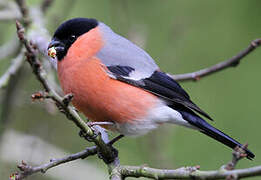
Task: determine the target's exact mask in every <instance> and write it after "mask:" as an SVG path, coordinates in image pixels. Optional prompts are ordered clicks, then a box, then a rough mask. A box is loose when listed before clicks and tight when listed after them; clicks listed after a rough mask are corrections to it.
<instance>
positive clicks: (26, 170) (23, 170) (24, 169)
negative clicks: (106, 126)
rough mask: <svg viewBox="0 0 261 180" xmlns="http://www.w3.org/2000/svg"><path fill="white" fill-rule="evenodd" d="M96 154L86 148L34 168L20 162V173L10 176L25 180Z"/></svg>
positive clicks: (95, 150)
mask: <svg viewBox="0 0 261 180" xmlns="http://www.w3.org/2000/svg"><path fill="white" fill-rule="evenodd" d="M39 96H41V95H39ZM121 137H122V135H119V136H116V137H115V138H113V139H112V140H111V141H109V142H108V144H109V145H113V144H114V143H115V142H117V141H118V140H120V139H121ZM97 152H98V148H97V147H96V146H92V147H88V148H86V149H85V150H83V151H80V152H78V153H75V154H71V155H69V156H66V157H63V158H58V159H51V160H50V162H48V163H45V164H42V165H39V166H35V167H32V166H30V165H28V164H27V163H25V162H24V161H22V163H21V164H20V165H18V168H19V169H20V172H16V173H14V174H12V175H11V176H13V177H14V178H15V180H22V179H25V178H26V177H28V176H30V175H32V174H35V173H38V172H41V173H45V172H46V171H47V170H49V169H51V168H54V167H56V166H59V165H61V164H64V163H67V162H71V161H74V160H77V159H85V158H87V157H89V156H93V155H95V154H97Z"/></svg>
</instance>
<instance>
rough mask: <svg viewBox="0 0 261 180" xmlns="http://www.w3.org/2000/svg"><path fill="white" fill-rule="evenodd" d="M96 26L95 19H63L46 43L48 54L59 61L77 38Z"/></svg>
mask: <svg viewBox="0 0 261 180" xmlns="http://www.w3.org/2000/svg"><path fill="white" fill-rule="evenodd" d="M96 26H98V21H97V20H96V19H89V18H74V19H70V20H68V21H65V22H64V23H62V24H61V25H60V26H59V27H58V28H57V30H56V31H55V33H54V35H53V37H52V40H51V42H50V44H49V45H48V55H49V56H51V57H52V58H55V57H57V59H58V60H59V61H61V60H62V59H63V58H64V57H65V56H66V54H67V51H68V49H69V48H70V47H71V45H72V44H73V43H74V42H75V41H76V40H77V38H78V37H80V36H81V35H83V34H85V33H86V32H88V31H90V30H91V29H93V28H95V27H96Z"/></svg>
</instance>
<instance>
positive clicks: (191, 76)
mask: <svg viewBox="0 0 261 180" xmlns="http://www.w3.org/2000/svg"><path fill="white" fill-rule="evenodd" d="M260 45H261V39H256V40H254V41H252V42H251V43H250V45H249V46H248V47H247V48H246V49H245V50H243V51H241V52H239V53H238V54H237V55H236V56H234V57H232V58H231V59H229V60H226V61H223V62H220V63H218V64H216V65H214V66H211V67H208V68H205V69H201V70H199V71H195V72H192V73H186V74H177V75H172V77H173V79H175V80H176V81H192V80H193V81H197V80H200V79H201V78H203V77H205V76H208V75H211V74H213V73H216V72H219V71H221V70H223V69H226V68H228V67H235V66H237V65H238V64H239V63H240V60H241V59H242V58H244V57H245V56H246V55H248V54H249V53H251V52H252V51H254V50H255V49H256V48H257V47H259V46H260Z"/></svg>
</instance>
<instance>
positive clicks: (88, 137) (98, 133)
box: [79, 127, 100, 142]
mask: <svg viewBox="0 0 261 180" xmlns="http://www.w3.org/2000/svg"><path fill="white" fill-rule="evenodd" d="M91 129H92V131H93V135H92V136H90V135H89V134H87V133H86V132H85V131H83V130H80V132H79V136H80V137H82V138H84V139H86V140H87V141H89V142H93V141H94V139H95V138H96V137H97V136H99V135H100V132H99V131H98V130H97V129H95V128H92V127H91Z"/></svg>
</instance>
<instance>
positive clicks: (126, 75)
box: [48, 18, 255, 159]
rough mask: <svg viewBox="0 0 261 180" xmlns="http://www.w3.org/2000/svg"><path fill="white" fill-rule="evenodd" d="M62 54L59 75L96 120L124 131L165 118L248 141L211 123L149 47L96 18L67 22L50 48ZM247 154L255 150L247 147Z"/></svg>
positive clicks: (221, 137)
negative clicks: (114, 30) (118, 32)
mask: <svg viewBox="0 0 261 180" xmlns="http://www.w3.org/2000/svg"><path fill="white" fill-rule="evenodd" d="M48 51H49V54H50V55H51V56H52V57H54V56H56V57H57V60H58V62H57V69H58V77H59V80H60V83H61V86H62V89H63V91H64V93H65V94H68V93H72V94H73V95H74V98H73V101H72V103H73V105H74V106H75V107H76V108H77V109H78V110H79V111H81V112H82V113H84V115H86V116H87V117H88V118H89V119H91V120H92V121H93V122H100V123H101V124H102V122H104V124H108V122H109V123H111V125H107V126H106V127H107V128H108V129H110V130H114V131H118V132H119V133H121V134H123V135H135V136H136V135H141V134H144V133H146V132H148V131H150V130H152V129H155V128H157V127H158V126H159V125H160V124H162V123H171V124H178V125H182V126H185V127H188V128H192V129H195V130H198V131H199V132H201V133H204V134H206V135H207V136H210V137H212V138H214V139H216V140H217V141H219V142H221V143H223V144H225V145H227V146H229V147H230V148H235V147H236V146H239V147H242V145H241V144H240V143H239V142H237V141H236V140H234V139H232V138H231V137H229V136H228V135H226V134H224V133H223V132H221V131H219V130H218V129H216V128H214V127H213V126H211V125H210V124H209V123H208V122H206V121H205V120H204V119H203V118H202V117H201V116H204V117H205V118H207V119H210V120H212V119H211V117H210V116H209V115H208V114H207V113H205V112H204V111H203V110H201V109H200V108H199V107H198V106H197V105H196V104H194V103H193V102H192V101H191V99H190V97H189V95H188V94H187V93H186V91H185V90H184V89H183V88H182V87H181V86H180V85H179V84H178V83H177V82H176V81H175V80H173V79H172V78H171V77H170V76H169V75H168V74H166V73H164V72H162V71H161V70H160V69H159V67H158V66H157V65H156V64H155V62H154V60H153V59H152V58H151V57H150V55H149V54H147V53H146V52H145V51H144V50H142V49H141V48H139V47H138V46H136V45H135V44H133V43H132V42H130V41H129V40H127V39H125V38H124V37H122V36H120V35H118V34H116V33H115V32H113V31H112V30H111V28H110V27H108V26H107V25H105V24H104V23H102V22H99V21H97V20H96V19H88V18H74V19H71V20H68V21H66V22H64V23H62V24H61V25H60V26H59V27H58V29H57V30H56V31H55V33H54V35H53V38H52V41H51V43H50V44H49V47H48ZM245 151H246V153H247V157H248V158H249V159H252V158H254V157H255V155H254V154H253V153H252V152H251V151H249V150H248V149H245Z"/></svg>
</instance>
